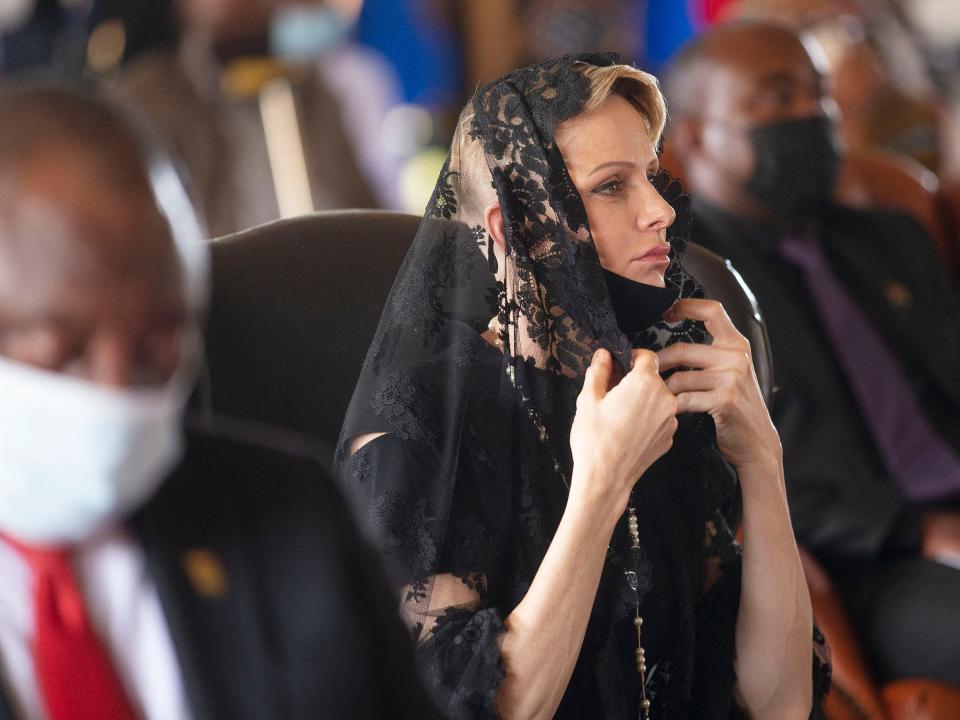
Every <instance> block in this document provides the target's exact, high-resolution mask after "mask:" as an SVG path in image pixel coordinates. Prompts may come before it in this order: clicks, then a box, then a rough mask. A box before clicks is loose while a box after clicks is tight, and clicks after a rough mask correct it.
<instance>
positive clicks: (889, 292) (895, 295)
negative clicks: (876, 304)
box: [883, 280, 913, 308]
mask: <svg viewBox="0 0 960 720" xmlns="http://www.w3.org/2000/svg"><path fill="white" fill-rule="evenodd" d="M883 294H884V295H886V296H887V302H888V303H890V304H891V305H893V306H894V307H898V308H906V307H910V306H911V305H912V304H913V293H912V292H910V288H908V287H907V286H906V285H904V284H903V283H902V282H897V281H896V280H891V281H890V282H888V283H887V284H886V285H884V286H883Z"/></svg>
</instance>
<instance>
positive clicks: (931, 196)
mask: <svg viewBox="0 0 960 720" xmlns="http://www.w3.org/2000/svg"><path fill="white" fill-rule="evenodd" d="M938 189H939V181H938V180H937V176H936V175H934V174H933V173H932V172H930V171H929V170H927V169H926V168H925V167H924V166H923V165H921V164H920V163H919V162H917V161H916V160H914V159H913V158H910V157H907V156H905V155H903V156H902V155H898V154H895V153H890V152H878V151H871V152H866V151H862V150H861V151H856V152H849V153H848V154H847V156H846V157H845V158H844V163H843V170H842V172H841V174H840V179H839V181H838V183H837V188H836V192H835V197H836V199H837V202H839V203H840V204H841V205H845V206H847V207H853V208H861V209H886V210H896V211H898V212H901V213H903V214H904V215H909V216H910V217H911V218H913V219H914V220H915V221H916V222H917V223H919V224H920V225H921V226H922V227H923V228H924V230H926V231H927V235H928V236H929V238H930V240H931V242H932V243H933V245H934V246H935V247H936V249H937V251H938V252H940V253H941V254H942V255H943V256H944V257H945V258H949V257H950V255H951V253H952V252H953V246H954V245H955V242H952V241H951V237H950V231H949V228H948V225H947V218H946V217H945V213H944V209H943V207H942V205H941V200H940V196H939V195H938Z"/></svg>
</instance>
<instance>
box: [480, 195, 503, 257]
mask: <svg viewBox="0 0 960 720" xmlns="http://www.w3.org/2000/svg"><path fill="white" fill-rule="evenodd" d="M483 220H484V222H485V223H486V225H487V232H488V233H490V237H492V238H493V242H494V244H496V246H497V249H498V250H500V252H503V249H504V248H505V247H506V244H507V234H506V232H505V231H504V229H503V213H501V212H500V204H499V203H493V204H492V205H488V206H487V209H486V210H484V211H483Z"/></svg>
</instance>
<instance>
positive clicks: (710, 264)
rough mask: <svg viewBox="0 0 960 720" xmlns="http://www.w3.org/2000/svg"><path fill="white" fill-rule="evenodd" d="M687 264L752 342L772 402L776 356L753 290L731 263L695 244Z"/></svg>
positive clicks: (764, 389) (761, 381)
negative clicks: (771, 347) (772, 350)
mask: <svg viewBox="0 0 960 720" xmlns="http://www.w3.org/2000/svg"><path fill="white" fill-rule="evenodd" d="M685 264H686V267H687V270H689V271H690V274H691V275H693V276H694V277H695V278H697V280H699V281H700V283H701V284H702V285H703V287H704V289H705V290H706V292H707V297H709V298H710V299H711V300H716V301H718V302H719V303H720V304H721V305H723V307H724V309H725V310H726V311H727V315H729V316H730V319H731V320H732V321H733V324H734V325H735V326H736V328H737V330H739V331H740V334H741V335H743V336H744V337H745V338H747V340H749V341H750V350H751V353H752V354H753V367H754V369H755V370H756V372H757V382H758V383H759V385H760V392H762V393H763V399H764V400H766V401H767V402H769V401H770V394H771V393H772V392H773V387H774V386H773V355H772V354H771V350H770V338H769V337H768V336H767V325H766V323H765V322H764V321H763V315H762V314H761V313H760V307H759V306H758V305H757V299H756V297H754V295H753V291H751V290H750V287H749V286H748V285H747V283H746V281H745V280H744V279H743V277H742V276H741V275H740V273H738V272H737V270H736V268H734V267H733V264H732V263H731V262H730V261H729V260H725V259H724V258H722V257H720V256H719V255H717V254H716V253H714V252H712V251H710V250H707V249H706V248H705V247H701V246H700V245H697V244H695V243H689V246H688V248H687V254H686V257H685Z"/></svg>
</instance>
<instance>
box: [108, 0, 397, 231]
mask: <svg viewBox="0 0 960 720" xmlns="http://www.w3.org/2000/svg"><path fill="white" fill-rule="evenodd" d="M175 9H176V12H177V19H178V21H179V23H180V24H181V27H182V37H181V39H180V41H179V44H178V45H177V47H176V48H172V49H166V48H159V49H156V50H153V51H150V52H147V53H144V54H143V55H141V56H140V57H138V58H137V59H136V60H134V61H133V62H132V63H130V65H128V66H127V67H126V68H124V70H123V72H122V73H121V75H120V78H119V81H120V85H121V87H122V88H123V90H124V92H125V93H126V94H127V95H128V96H129V97H130V98H131V99H132V101H133V102H134V103H135V104H136V106H137V107H138V108H139V109H140V110H141V111H143V112H144V113H145V114H146V115H147V116H148V117H149V118H150V120H151V122H152V123H153V124H154V125H155V126H156V127H158V128H159V129H160V130H161V132H162V133H163V135H164V136H165V138H166V140H167V142H168V143H169V145H170V147H171V148H172V151H173V153H174V155H175V156H176V157H177V158H179V159H180V160H181V161H182V162H183V164H184V165H185V167H186V169H187V171H188V175H189V190H190V192H191V194H192V195H193V196H194V197H195V200H196V203H197V205H198V206H199V207H200V208H202V210H203V215H204V218H205V220H206V223H207V226H208V228H209V231H210V234H211V235H213V236H219V235H223V234H227V233H231V232H234V231H237V230H243V229H246V228H249V227H252V226H254V225H259V224H262V223H264V222H268V221H270V220H275V219H276V218H278V217H290V216H294V215H300V214H304V213H308V212H312V211H314V210H323V209H331V208H345V207H376V206H378V205H379V204H380V203H379V200H378V199H377V198H376V196H375V194H374V192H373V190H372V189H371V185H370V183H369V182H368V180H367V179H366V178H365V176H364V174H363V173H362V171H361V168H360V165H359V163H358V160H357V156H356V153H355V151H354V149H353V148H354V143H353V142H352V141H351V139H350V137H349V135H348V133H347V131H346V129H345V128H346V126H347V124H348V123H349V122H350V118H349V117H347V116H345V114H344V112H343V108H342V106H341V104H340V103H339V102H338V100H337V98H336V96H335V95H334V94H333V92H331V90H330V89H329V87H328V85H327V83H326V82H325V81H324V80H323V79H322V77H321V76H320V75H319V74H318V73H317V72H316V70H315V68H314V67H313V66H312V65H311V64H309V63H292V62H287V61H286V60H285V58H284V57H282V56H280V55H278V54H277V53H276V52H275V51H276V50H277V47H276V46H277V44H278V43H283V42H287V43H294V42H296V41H297V40H298V38H296V37H291V36H290V31H291V26H290V25H288V24H285V23H286V22H289V16H286V15H284V14H283V12H282V8H281V3H279V2H267V3H265V2H260V0H178V2H176V3H175ZM334 12H335V11H331V13H334ZM324 17H327V16H324ZM329 17H330V18H338V17H339V16H338V15H335V14H331V15H330V16H329ZM300 21H301V22H302V23H304V24H305V26H303V27H300V28H293V29H294V30H299V32H300V33H301V34H302V37H300V38H299V41H300V42H301V43H302V44H303V45H307V44H308V43H311V42H314V41H316V40H317V38H316V37H314V36H311V31H316V32H320V33H322V32H325V31H326V32H333V27H332V25H327V26H320V25H317V26H311V25H310V24H309V20H308V19H307V18H301V19H300ZM334 22H336V20H334V19H330V20H329V23H334ZM277 23H279V25H278V24H277ZM284 28H286V33H285V32H284ZM301 49H303V50H305V51H306V48H301Z"/></svg>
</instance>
